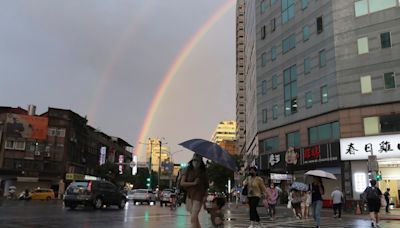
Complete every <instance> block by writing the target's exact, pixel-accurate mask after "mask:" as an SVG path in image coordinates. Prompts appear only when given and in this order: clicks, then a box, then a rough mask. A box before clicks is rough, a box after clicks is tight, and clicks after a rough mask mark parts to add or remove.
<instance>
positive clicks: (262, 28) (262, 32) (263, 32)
mask: <svg viewBox="0 0 400 228" xmlns="http://www.w3.org/2000/svg"><path fill="white" fill-rule="evenodd" d="M265 36H266V34H265V25H263V26H262V27H261V39H262V40H264V39H265Z"/></svg>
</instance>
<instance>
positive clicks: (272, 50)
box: [271, 47, 276, 60]
mask: <svg viewBox="0 0 400 228" xmlns="http://www.w3.org/2000/svg"><path fill="white" fill-rule="evenodd" d="M271 59H272V60H275V59H276V47H272V48H271Z"/></svg>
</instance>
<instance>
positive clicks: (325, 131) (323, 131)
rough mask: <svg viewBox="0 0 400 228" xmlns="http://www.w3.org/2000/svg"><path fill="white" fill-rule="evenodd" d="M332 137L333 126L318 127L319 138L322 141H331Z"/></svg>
mask: <svg viewBox="0 0 400 228" xmlns="http://www.w3.org/2000/svg"><path fill="white" fill-rule="evenodd" d="M331 136H332V132H331V124H324V125H321V126H319V127H318V138H319V140H320V141H325V140H329V139H330V138H331Z"/></svg>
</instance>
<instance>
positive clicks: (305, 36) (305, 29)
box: [303, 25, 310, 41]
mask: <svg viewBox="0 0 400 228" xmlns="http://www.w3.org/2000/svg"><path fill="white" fill-rule="evenodd" d="M309 38H310V27H308V25H306V26H304V27H303V41H307V40H308V39H309Z"/></svg>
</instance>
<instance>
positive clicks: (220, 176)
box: [207, 162, 233, 192]
mask: <svg viewBox="0 0 400 228" xmlns="http://www.w3.org/2000/svg"><path fill="white" fill-rule="evenodd" d="M207 176H208V179H209V181H210V183H213V186H211V187H210V190H213V191H214V192H226V191H227V187H226V186H225V185H227V184H228V180H229V179H231V181H233V171H231V170H229V169H227V168H225V167H223V166H220V165H218V164H216V163H214V162H208V163H207Z"/></svg>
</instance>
